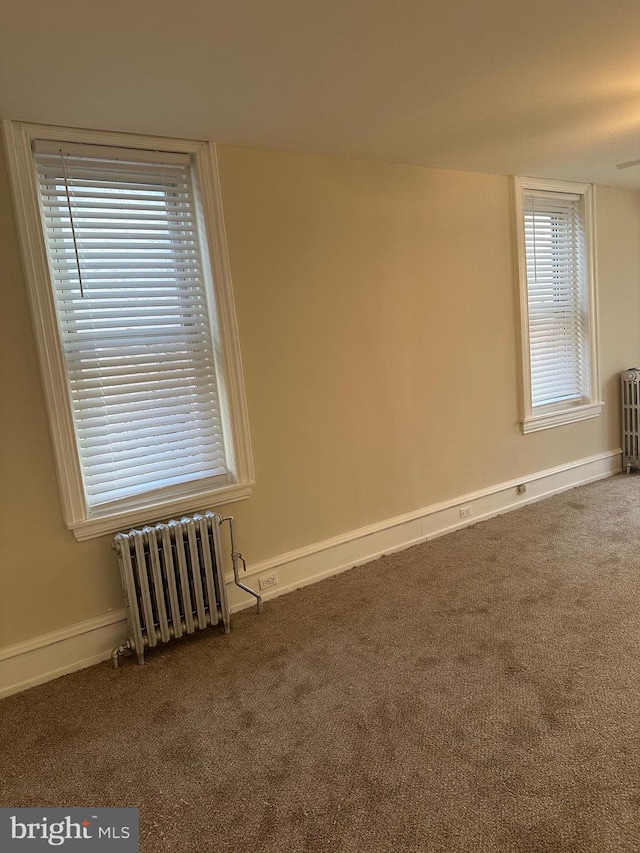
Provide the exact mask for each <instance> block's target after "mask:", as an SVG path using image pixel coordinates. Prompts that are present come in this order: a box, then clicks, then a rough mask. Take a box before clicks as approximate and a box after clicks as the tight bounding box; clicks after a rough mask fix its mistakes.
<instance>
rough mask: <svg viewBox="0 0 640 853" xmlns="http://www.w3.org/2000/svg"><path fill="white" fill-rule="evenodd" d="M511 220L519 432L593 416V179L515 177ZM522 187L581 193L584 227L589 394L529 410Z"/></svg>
mask: <svg viewBox="0 0 640 853" xmlns="http://www.w3.org/2000/svg"><path fill="white" fill-rule="evenodd" d="M513 187H514V199H515V206H514V208H515V219H516V248H517V262H518V280H519V295H520V345H521V380H522V382H521V384H522V416H521V427H522V432H523V433H525V434H526V433H531V432H537V431H538V430H542V429H549V428H551V427H556V426H562V425H564V424H571V423H575V422H576V421H582V420H586V419H588V418H594V417H597V416H598V415H599V414H600V412H601V411H602V407H603V406H604V403H603V402H602V400H601V398H600V396H601V392H600V371H599V357H598V293H597V275H596V270H597V266H596V241H595V199H594V187H593V185H592V184H584V183H575V182H573V181H556V180H547V179H544V178H528V177H514V179H513ZM527 191H533V192H536V191H544V192H557V193H571V194H576V195H580V196H582V197H583V198H584V230H585V259H584V261H585V280H584V287H585V292H584V297H585V301H586V306H587V313H588V338H589V339H588V343H587V349H588V358H589V389H588V396H587V397H585V398H584V399H582V400H581V401H578V402H571V403H567V402H561V403H555V404H553V403H552V404H549V405H546V406H537V407H535V409H534V406H533V403H532V396H531V359H530V338H529V303H528V294H529V291H528V285H527V260H526V248H525V222H524V196H525V193H526V192H527Z"/></svg>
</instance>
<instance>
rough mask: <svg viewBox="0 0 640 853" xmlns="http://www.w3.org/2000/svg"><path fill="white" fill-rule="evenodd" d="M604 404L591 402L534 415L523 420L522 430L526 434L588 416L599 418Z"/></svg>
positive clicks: (580, 419)
mask: <svg viewBox="0 0 640 853" xmlns="http://www.w3.org/2000/svg"><path fill="white" fill-rule="evenodd" d="M603 406H604V403H589V404H587V405H583V406H572V407H571V408H569V409H560V410H556V411H551V412H545V413H544V414H540V415H533V416H532V417H530V418H525V419H524V420H523V421H522V432H523V433H524V434H525V435H526V434H527V433H530V432H538V430H541V429H551V427H557V426H563V425H564V424H573V423H576V422H577V421H585V420H587V419H588V418H597V417H598V415H599V414H600V412H601V411H602V407H603Z"/></svg>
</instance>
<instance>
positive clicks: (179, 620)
mask: <svg viewBox="0 0 640 853" xmlns="http://www.w3.org/2000/svg"><path fill="white" fill-rule="evenodd" d="M223 522H229V526H230V530H231V557H232V561H233V571H234V579H235V582H236V584H237V585H238V586H240V587H241V588H242V589H244V590H246V591H247V592H249V593H251V595H253V596H255V597H256V598H257V600H258V610H259V611H260V612H261V611H262V599H261V597H260V596H259V595H258V594H257V593H255V592H254V591H253V590H252V589H250V588H249V587H247V586H245V585H244V584H242V583H240V580H239V577H238V560H241V561H242V562H243V564H244V560H243V558H242V555H241V554H240V553H239V552H238V551H236V547H235V531H234V525H233V518H231V517H230V516H227V517H225V518H223V517H222V516H220V515H217V514H216V513H213V512H205V513H203V514H202V515H194V516H192V517H190V518H182V519H180V521H169V522H167V523H166V524H156V525H154V526H152V527H150V526H146V527H143V528H142V529H141V530H130V531H129V532H128V533H118V534H117V535H116V536H115V537H114V541H113V547H114V548H115V550H116V552H117V554H118V561H119V563H120V573H121V577H122V587H123V592H124V599H125V607H126V610H127V620H128V623H129V639H128V640H127V642H126V643H123V645H122V646H119V647H118V648H116V649H114V650H113V654H112V658H113V662H114V665H115V666H117V665H118V659H119V656H120V654H122V653H123V652H124V651H126V649H132V650H133V651H134V652H135V653H136V655H137V657H138V663H140V664H143V663H144V652H145V649H147V648H153V647H154V646H157V645H158V643H167V642H169V641H170V640H172V639H174V638H175V639H178V638H179V637H182V636H183V635H184V634H192V633H193V632H194V631H197V630H202V629H204V628H208V627H209V626H212V625H221V626H222V628H223V629H224V632H225V634H226V633H228V632H229V630H230V610H229V603H228V601H227V592H226V587H225V580H224V568H223V559H222V548H221V540H220V526H221V525H222V524H223Z"/></svg>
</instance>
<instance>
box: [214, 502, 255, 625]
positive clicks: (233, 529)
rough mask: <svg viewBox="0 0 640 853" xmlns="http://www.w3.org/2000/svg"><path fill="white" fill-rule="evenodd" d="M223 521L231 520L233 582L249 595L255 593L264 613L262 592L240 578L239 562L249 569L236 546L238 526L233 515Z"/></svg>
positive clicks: (221, 520)
mask: <svg viewBox="0 0 640 853" xmlns="http://www.w3.org/2000/svg"><path fill="white" fill-rule="evenodd" d="M223 521H228V522H229V534H230V536H231V562H232V563H233V582H234V583H235V585H236V586H238V587H240V589H243V590H244V591H245V592H248V593H249V595H253V596H254V598H256V599H257V605H258V613H262V596H261V595H260V593H258V592H255V590H253V589H251V587H250V586H247V585H246V584H243V583H242V581H241V580H240V575H239V572H238V562H242V565H243V566H244V569H245V571H246V570H247V564H246V563H245V560H244V557H243V556H242V554H241V553H240V551H238V550H237V548H236V526H235V521H234V520H233V516H232V515H225V516H223V517H221V518H220V524H222V522H223Z"/></svg>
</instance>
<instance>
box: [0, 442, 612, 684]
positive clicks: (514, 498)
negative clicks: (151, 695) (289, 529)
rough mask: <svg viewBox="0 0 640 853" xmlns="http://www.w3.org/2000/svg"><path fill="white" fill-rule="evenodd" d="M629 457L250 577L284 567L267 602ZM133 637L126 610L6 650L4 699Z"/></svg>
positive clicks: (361, 534)
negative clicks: (463, 515)
mask: <svg viewBox="0 0 640 853" xmlns="http://www.w3.org/2000/svg"><path fill="white" fill-rule="evenodd" d="M621 454H622V451H621V450H612V451H609V452H607V453H601V454H598V455H597V456H591V457H589V458H587V459H579V460H576V461H575V462H570V463H568V464H566V465H560V466H558V467H557V468H550V469H547V470H546V471H539V472H536V473H535V474H529V475H526V476H522V477H521V478H519V479H516V480H510V481H509V482H506V483H500V484H498V485H495V486H490V487H488V488H486V489H482V490H480V491H478V492H472V493H469V494H466V495H462V496H460V497H457V498H454V499H452V500H449V501H444V502H442V503H438V504H432V505H431V506H427V507H423V508H422V509H419V510H415V511H414V512H411V513H406V514H405V515H401V516H396V517H394V518H390V519H385V520H384V521H381V522H378V523H376V524H371V525H368V526H367V527H362V528H359V529H358V530H352V531H349V532H348V533H344V534H342V535H340V536H336V537H334V538H332V539H326V540H324V541H322V542H316V543H314V544H313V545H309V546H307V547H305V548H300V549H298V550H296V551H290V552H288V553H286V554H281V555H279V556H278V557H274V558H272V559H269V560H265V561H263V562H260V563H255V564H253V565H249V568H248V571H247V572H246V573H244V577H243V580H244V581H245V582H246V583H247V585H252V586H254V587H255V588H257V586H258V579H259V577H260V576H261V575H263V574H265V573H267V572H272V571H274V570H277V573H278V586H277V587H275V588H273V589H271V590H269V591H268V592H267V593H265V594H264V598H265V600H268V599H270V598H275V597H277V596H280V595H284V594H285V593H287V592H291V591H292V590H294V589H298V588H300V587H303V586H307V585H308V584H312V583H316V582H317V581H320V580H322V579H323V578H327V577H331V576H332V575H337V574H339V573H340V572H343V571H346V570H347V569H350V568H353V567H354V566H358V565H363V564H364V563H368V562H370V561H371V560H376V559H378V557H381V556H382V555H384V554H391V553H393V552H395V551H401V550H403V549H405V548H409V547H411V546H412V545H417V544H419V543H421V542H425V541H427V540H429V539H435V538H436V537H437V536H443V535H444V534H446V533H450V532H452V531H454V530H458V529H459V528H462V527H468V526H469V525H471V524H477V523H478V522H479V521H484V520H486V519H488V518H492V517H493V516H495V515H501V514H502V513H505V512H509V511H511V510H514V509H518V508H519V507H522V506H526V505H527V504H532V503H536V502H537V501H540V500H543V499H544V498H547V497H550V496H551V495H555V494H559V493H560V492H563V491H566V490H568V489H573V488H575V487H576V486H581V485H584V484H585V483H591V482H594V481H596V480H601V479H604V478H605V477H610V476H611V475H612V474H615V473H618V472H619V471H620V470H621V466H622V456H621ZM521 484H523V485H526V487H527V489H526V492H525V493H524V494H519V493H518V491H517V489H518V486H519V485H521ZM461 507H471V510H472V514H471V515H470V516H469V517H467V518H464V519H462V518H461V517H460V509H461ZM228 581H229V583H230V585H229V588H228V591H229V597H230V603H231V609H232V611H233V612H236V611H238V610H242V609H244V608H246V607H251V606H252V605H253V604H254V603H255V599H253V598H251V596H249V595H247V594H246V593H243V592H242V591H241V590H239V589H238V587H236V586H234V585H232V584H231V581H232V578H228ZM125 636H126V618H125V613H124V610H119V611H114V612H112V613H107V614H106V615H104V616H100V617H98V618H97V619H90V620H88V621H86V622H80V623H78V624H75V625H71V626H69V627H68V628H63V629H61V630H59V631H55V632H53V633H51V634H45V635H42V636H39V637H35V638H33V639H31V640H28V641H26V642H23V643H17V644H16V645H13V646H9V647H7V648H5V649H0V698H2V697H4V696H9V695H10V694H12V693H17V692H19V691H21V690H26V689H27V688H29V687H34V686H36V685H37V684H42V683H44V682H45V681H50V680H51V679H53V678H58V677H59V676H61V675H66V674H67V673H70V672H75V671H76V670H79V669H83V668H84V667H88V666H92V665H93V664H95V663H99V662H100V661H104V660H107V659H108V658H109V657H110V655H111V650H112V649H113V648H114V647H115V646H117V645H119V644H120V643H121V642H122V641H123V639H124V638H125Z"/></svg>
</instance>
